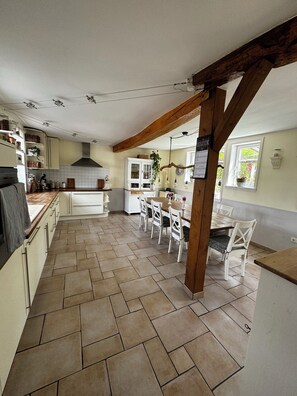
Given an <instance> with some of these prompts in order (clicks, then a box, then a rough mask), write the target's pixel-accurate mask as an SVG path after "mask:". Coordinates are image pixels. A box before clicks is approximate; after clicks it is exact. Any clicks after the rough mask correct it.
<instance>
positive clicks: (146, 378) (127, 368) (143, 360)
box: [107, 345, 162, 396]
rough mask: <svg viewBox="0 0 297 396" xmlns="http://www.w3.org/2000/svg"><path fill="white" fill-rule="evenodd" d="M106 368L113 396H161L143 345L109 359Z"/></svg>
mask: <svg viewBox="0 0 297 396" xmlns="http://www.w3.org/2000/svg"><path fill="white" fill-rule="evenodd" d="M107 367H108V372H109V378H110V385H111V391H112V395H113V396H128V395H129V396H140V395H141V396H162V392H161V390H160V387H159V384H158V381H157V380H156V377H155V374H154V371H153V369H152V366H151V364H150V362H149V359H148V357H147V354H146V353H145V350H144V347H143V345H138V346H136V347H134V348H132V349H129V350H128V351H124V352H121V353H119V354H118V355H116V356H113V357H111V358H109V359H108V360H107ZM140 378H141V379H143V380H142V381H140Z"/></svg>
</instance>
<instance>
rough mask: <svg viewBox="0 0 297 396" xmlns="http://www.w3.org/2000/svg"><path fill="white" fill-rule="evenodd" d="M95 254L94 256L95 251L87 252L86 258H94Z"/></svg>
mask: <svg viewBox="0 0 297 396" xmlns="http://www.w3.org/2000/svg"><path fill="white" fill-rule="evenodd" d="M96 257H97V256H96V253H95V252H91V253H89V252H88V253H87V258H88V259H89V258H96Z"/></svg>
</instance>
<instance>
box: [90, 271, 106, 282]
mask: <svg viewBox="0 0 297 396" xmlns="http://www.w3.org/2000/svg"><path fill="white" fill-rule="evenodd" d="M90 277H91V280H92V282H94V281H97V280H102V279H103V276H102V272H101V270H100V268H92V269H90Z"/></svg>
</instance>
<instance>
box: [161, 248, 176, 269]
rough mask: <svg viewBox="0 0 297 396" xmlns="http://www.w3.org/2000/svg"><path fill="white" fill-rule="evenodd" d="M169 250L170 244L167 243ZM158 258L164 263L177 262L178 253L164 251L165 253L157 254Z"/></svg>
mask: <svg viewBox="0 0 297 396" xmlns="http://www.w3.org/2000/svg"><path fill="white" fill-rule="evenodd" d="M167 250H168V245H167ZM157 259H158V260H159V261H160V263H161V264H163V265H166V264H172V263H176V260H177V254H175V252H174V253H163V254H159V255H158V256H157Z"/></svg>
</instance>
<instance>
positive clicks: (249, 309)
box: [231, 296, 256, 322]
mask: <svg viewBox="0 0 297 396" xmlns="http://www.w3.org/2000/svg"><path fill="white" fill-rule="evenodd" d="M231 305H232V306H233V307H234V308H236V309H237V310H238V311H239V312H240V313H242V315H244V316H245V317H246V318H247V319H248V320H249V321H251V322H252V321H253V317H254V313H255V307H256V303H255V301H253V300H251V299H250V298H249V297H246V296H245V297H241V298H239V299H238V300H236V301H233V302H232V303H231Z"/></svg>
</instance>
